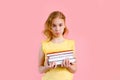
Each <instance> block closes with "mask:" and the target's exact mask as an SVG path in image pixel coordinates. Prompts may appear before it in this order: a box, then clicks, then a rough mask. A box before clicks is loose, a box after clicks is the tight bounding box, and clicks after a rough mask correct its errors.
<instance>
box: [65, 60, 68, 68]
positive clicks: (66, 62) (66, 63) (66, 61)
mask: <svg viewBox="0 0 120 80" xmlns="http://www.w3.org/2000/svg"><path fill="white" fill-rule="evenodd" d="M65 65H66V67H68V59H66V60H65Z"/></svg>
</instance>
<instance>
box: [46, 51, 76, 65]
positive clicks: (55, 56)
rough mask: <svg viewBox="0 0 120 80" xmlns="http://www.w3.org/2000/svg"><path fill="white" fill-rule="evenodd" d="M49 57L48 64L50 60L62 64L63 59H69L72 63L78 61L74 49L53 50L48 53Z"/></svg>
mask: <svg viewBox="0 0 120 80" xmlns="http://www.w3.org/2000/svg"><path fill="white" fill-rule="evenodd" d="M47 57H48V64H49V63H50V62H56V64H57V65H61V64H62V62H63V60H65V59H67V58H68V59H69V61H70V63H74V62H75V61H76V59H75V57H74V54H73V50H67V51H60V52H53V53H49V54H47Z"/></svg>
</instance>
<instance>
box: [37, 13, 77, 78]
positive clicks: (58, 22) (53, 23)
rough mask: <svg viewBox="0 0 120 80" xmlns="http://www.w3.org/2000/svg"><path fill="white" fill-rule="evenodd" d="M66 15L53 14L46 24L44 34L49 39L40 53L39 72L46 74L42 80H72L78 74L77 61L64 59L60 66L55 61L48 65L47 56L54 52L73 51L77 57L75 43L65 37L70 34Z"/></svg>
mask: <svg viewBox="0 0 120 80" xmlns="http://www.w3.org/2000/svg"><path fill="white" fill-rule="evenodd" d="M65 20H66V18H65V15H64V14H63V13H62V12H60V11H54V12H52V13H51V14H50V15H49V17H48V19H47V20H46V22H45V29H44V34H45V35H46V37H47V39H46V40H43V41H42V42H41V47H40V51H39V71H40V73H45V74H44V75H43V77H42V80H72V79H73V73H75V72H76V70H77V66H76V61H75V62H70V60H69V59H68V58H67V59H64V60H63V61H62V63H61V64H60V66H58V65H57V64H56V62H55V61H53V62H50V63H49V64H48V57H47V54H49V53H54V52H65V51H70V50H72V51H73V54H74V57H75V58H76V56H75V42H74V40H71V39H66V38H65V37H64V35H65V34H66V33H67V32H68V29H67V27H66V24H65Z"/></svg>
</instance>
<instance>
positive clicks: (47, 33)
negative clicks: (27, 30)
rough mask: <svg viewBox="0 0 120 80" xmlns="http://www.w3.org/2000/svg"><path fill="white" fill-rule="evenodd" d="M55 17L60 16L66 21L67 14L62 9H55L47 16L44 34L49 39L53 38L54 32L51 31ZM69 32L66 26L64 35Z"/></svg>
mask: <svg viewBox="0 0 120 80" xmlns="http://www.w3.org/2000/svg"><path fill="white" fill-rule="evenodd" d="M55 18H60V19H63V20H64V22H65V20H66V17H65V15H64V14H63V13H62V12H60V11H53V12H52V13H51V14H50V15H49V16H48V18H47V20H46V22H45V28H44V30H43V33H44V35H45V36H46V37H47V39H48V41H50V40H52V39H53V34H52V32H51V26H52V21H53V19H55ZM66 33H68V29H67V27H66V26H65V28H64V32H63V36H64V35H65V34H66Z"/></svg>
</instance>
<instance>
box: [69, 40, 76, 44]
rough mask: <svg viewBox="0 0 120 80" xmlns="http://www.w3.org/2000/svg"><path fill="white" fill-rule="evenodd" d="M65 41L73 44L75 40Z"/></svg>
mask: <svg viewBox="0 0 120 80" xmlns="http://www.w3.org/2000/svg"><path fill="white" fill-rule="evenodd" d="M67 41H68V42H69V43H70V44H75V40H73V39H67Z"/></svg>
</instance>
